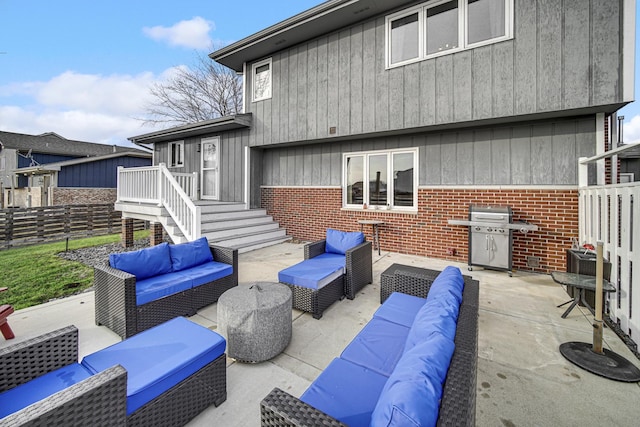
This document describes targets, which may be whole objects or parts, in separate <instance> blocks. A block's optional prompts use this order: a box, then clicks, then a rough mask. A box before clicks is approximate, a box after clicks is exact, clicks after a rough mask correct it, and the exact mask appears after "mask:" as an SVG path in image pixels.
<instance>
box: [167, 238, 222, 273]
mask: <svg viewBox="0 0 640 427" xmlns="http://www.w3.org/2000/svg"><path fill="white" fill-rule="evenodd" d="M169 253H170V254H171V267H172V271H182V270H186V269H187V268H191V267H195V266H196V265H200V264H204V263H205V262H209V261H213V255H211V249H209V242H208V241H207V238H206V237H201V238H199V239H197V240H194V241H193V242H188V243H180V244H177V245H169Z"/></svg>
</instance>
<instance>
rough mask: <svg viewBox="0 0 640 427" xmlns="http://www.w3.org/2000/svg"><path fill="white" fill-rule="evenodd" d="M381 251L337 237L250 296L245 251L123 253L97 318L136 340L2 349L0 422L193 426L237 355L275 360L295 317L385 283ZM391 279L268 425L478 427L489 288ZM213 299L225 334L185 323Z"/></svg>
mask: <svg viewBox="0 0 640 427" xmlns="http://www.w3.org/2000/svg"><path fill="white" fill-rule="evenodd" d="M371 252H372V248H371V243H370V242H366V241H365V240H364V235H363V234H362V233H361V232H342V231H337V230H327V235H326V239H324V240H322V241H319V242H314V243H309V244H307V245H305V248H304V260H303V261H301V262H300V263H298V264H296V265H294V266H291V267H289V268H286V269H284V270H282V271H280V273H279V283H266V282H260V283H255V284H253V285H252V286H241V287H238V286H237V284H238V255H237V251H236V250H232V249H228V248H222V247H216V246H209V245H208V243H207V241H206V239H204V238H203V239H199V240H196V241H194V242H190V243H183V244H176V245H168V244H161V245H158V246H155V247H152V248H146V249H142V250H140V251H135V252H127V253H123V254H112V255H111V256H110V259H109V264H108V265H105V266H100V267H96V268H95V283H94V286H95V299H96V309H95V310H96V312H95V316H96V323H97V324H99V325H104V326H107V327H108V328H110V329H112V330H113V331H114V332H116V333H117V334H118V335H120V336H121V337H122V338H123V341H121V342H119V343H117V344H115V345H113V346H110V347H107V348H105V349H103V350H100V351H97V352H95V353H93V354H90V355H88V356H85V357H84V358H83V360H82V361H80V362H78V333H77V329H76V328H75V327H73V326H69V327H67V328H64V329H62V330H59V331H54V332H51V333H49V334H46V335H44V336H42V337H38V338H35V339H32V340H27V341H24V342H22V343H18V344H15V345H13V346H9V347H5V348H3V349H0V369H1V370H2V371H3V375H2V376H1V378H0V419H1V422H2V423H3V425H4V424H7V425H24V424H29V425H41V424H42V425H44V424H47V425H49V424H56V425H74V424H75V425H89V424H91V423H93V424H96V425H160V424H161V425H184V424H185V423H187V422H188V421H189V420H190V419H192V418H193V417H195V416H196V415H197V414H198V413H200V412H201V411H202V410H203V409H205V408H206V407H208V406H210V405H211V404H214V405H215V406H218V405H219V404H221V403H222V402H224V401H225V400H226V357H227V353H225V351H227V352H228V356H229V357H232V358H235V359H236V360H238V361H242V362H261V361H264V360H269V359H271V358H273V357H275V356H276V355H277V354H279V353H280V352H282V351H283V350H284V349H285V348H286V347H287V345H288V344H289V341H290V339H291V326H292V319H291V309H292V308H296V309H299V310H302V311H306V312H309V313H310V314H311V315H312V316H313V317H314V318H316V319H320V318H321V317H322V315H323V312H324V311H325V310H326V309H327V308H328V307H329V306H330V305H331V304H333V303H334V302H336V301H339V300H340V299H342V298H344V297H345V296H346V297H347V298H350V299H353V298H355V296H356V295H357V293H358V292H359V291H360V290H361V289H362V288H363V287H364V286H365V285H367V284H369V283H371V282H372V279H373V277H372V255H371ZM381 282H384V286H382V287H381V302H382V303H383V304H382V305H381V307H380V308H379V309H378V311H377V312H376V313H375V315H374V317H373V319H372V320H371V321H370V322H369V323H368V324H367V325H366V326H365V327H364V328H363V329H362V331H361V332H360V333H359V335H358V336H357V337H356V338H355V339H354V340H353V341H352V342H351V344H349V345H348V346H347V348H346V349H345V350H344V351H343V353H342V355H341V356H340V357H339V358H337V359H335V360H334V361H333V362H332V363H331V364H330V365H329V366H328V367H327V368H326V369H325V370H324V371H323V373H322V374H321V375H320V376H319V377H318V378H317V379H316V381H314V383H313V384H312V385H311V386H310V387H309V389H308V390H307V392H305V394H304V395H303V396H302V397H300V398H299V399H298V398H295V397H293V396H291V395H289V394H287V393H286V392H284V391H282V390H280V389H277V388H276V389H274V390H273V391H272V392H271V393H270V394H269V395H268V396H267V397H266V398H265V399H264V400H263V402H262V403H261V413H262V417H261V418H262V425H263V426H278V425H282V426H284V425H287V426H288V425H310V424H314V423H316V422H319V421H318V420H323V422H326V423H327V424H326V425H364V424H366V425H369V421H371V420H382V419H384V420H387V421H388V422H396V421H398V418H397V417H398V416H400V415H402V414H405V415H406V414H409V415H408V416H409V417H416V418H415V420H414V421H416V422H417V424H416V425H429V424H428V423H429V422H431V421H433V420H436V419H437V420H438V423H441V424H442V423H443V421H445V422H444V424H452V425H453V424H456V425H473V420H474V417H475V381H476V357H477V315H478V283H477V281H473V280H471V279H470V278H468V277H466V276H465V277H463V276H462V275H461V273H460V271H459V269H456V268H453V267H450V268H447V269H446V270H445V271H444V272H443V273H439V272H437V271H433V270H424V269H415V268H413V269H412V268H410V267H407V268H405V266H400V265H396V264H394V265H393V266H392V267H390V268H389V269H387V271H385V272H384V273H383V274H382V277H381ZM383 293H384V295H383ZM213 302H218V330H219V332H220V334H218V333H216V332H214V331H211V330H209V329H207V328H204V327H202V326H199V325H197V324H195V323H193V322H191V321H190V320H188V319H185V318H184V317H183V316H190V315H192V314H195V312H196V311H197V310H198V309H200V308H202V307H204V306H206V305H209V304H212V303H213ZM225 337H226V339H225ZM454 348H455V349H454ZM416 384H420V386H419V387H412V385H413V386H415V385H416ZM324 387H332V388H333V389H337V390H341V392H339V393H334V392H332V393H329V394H326V393H324V392H323V391H322V390H323V389H324ZM334 391H335V390H334ZM440 397H442V400H441V402H440ZM425 405H426V406H425ZM423 407H429V408H431V409H430V411H428V414H427V415H423V414H422V412H424V411H423V409H420V410H417V408H423ZM354 411H356V412H357V413H358V415H355V413H354ZM403 416H404V415H403ZM2 417H5V418H2ZM380 417H382V418H380ZM425 417H426V418H425ZM394 420H395V421H394ZM425 420H426V421H427V422H428V423H427V424H423V423H422V422H423V421H425ZM323 425H325V424H323ZM385 425H386V424H385Z"/></svg>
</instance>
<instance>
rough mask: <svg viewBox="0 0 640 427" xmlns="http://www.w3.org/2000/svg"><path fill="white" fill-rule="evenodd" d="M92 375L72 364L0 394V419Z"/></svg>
mask: <svg viewBox="0 0 640 427" xmlns="http://www.w3.org/2000/svg"><path fill="white" fill-rule="evenodd" d="M92 375H93V374H92V373H91V372H89V371H88V370H87V369H85V368H84V367H83V366H82V365H80V364H79V363H72V364H71V365H67V366H64V367H62V368H60V369H56V370H55V371H53V372H49V373H48V374H44V375H42V376H39V377H37V378H35V379H33V380H31V381H29V382H26V383H24V384H21V385H19V386H17V387H14V388H12V389H9V390H7V391H5V392H4V393H0V418H4V417H6V416H7V415H10V414H13V413H14V412H17V411H19V410H20V409H23V408H26V407H27V406H29V405H32V404H34V403H36V402H38V401H40V400H42V399H44V398H46V397H49V396H51V395H52V394H54V393H57V392H59V391H62V390H64V389H65V388H67V387H70V386H72V385H74V384H77V383H79V382H80V381H82V380H84V379H87V378H89V377H90V376H92Z"/></svg>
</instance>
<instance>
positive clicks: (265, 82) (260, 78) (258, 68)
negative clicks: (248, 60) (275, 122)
mask: <svg viewBox="0 0 640 427" xmlns="http://www.w3.org/2000/svg"><path fill="white" fill-rule="evenodd" d="M251 76H252V78H253V80H252V83H253V85H252V87H253V101H261V100H263V99H269V98H271V58H268V59H265V60H264V61H260V62H256V63H255V64H253V67H252V72H251Z"/></svg>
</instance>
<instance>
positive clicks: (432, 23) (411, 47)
mask: <svg viewBox="0 0 640 427" xmlns="http://www.w3.org/2000/svg"><path fill="white" fill-rule="evenodd" d="M386 23H387V24H386V31H387V53H386V55H387V68H392V67H396V66H399V65H405V64H410V63H412V62H416V61H421V60H423V59H428V58H433V57H436V56H440V55H446V54H448V53H453V52H457V51H460V50H464V49H470V48H473V47H477V46H482V45H485V44H490V43H496V42H499V41H502V40H507V39H509V38H511V37H513V36H512V33H513V0H449V1H442V0H439V1H430V2H427V3H422V4H420V5H418V6H414V7H412V8H410V9H406V10H403V11H400V12H398V13H395V14H393V15H389V16H387V20H386Z"/></svg>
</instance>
